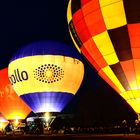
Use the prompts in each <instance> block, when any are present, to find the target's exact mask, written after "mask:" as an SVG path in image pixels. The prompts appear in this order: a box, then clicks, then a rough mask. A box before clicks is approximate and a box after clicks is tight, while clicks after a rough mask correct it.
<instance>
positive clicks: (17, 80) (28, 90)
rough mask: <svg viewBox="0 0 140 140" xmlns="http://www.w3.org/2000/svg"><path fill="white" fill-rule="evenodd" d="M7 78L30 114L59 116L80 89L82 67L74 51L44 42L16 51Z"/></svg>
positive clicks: (57, 43)
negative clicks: (46, 113) (52, 113)
mask: <svg viewBox="0 0 140 140" xmlns="http://www.w3.org/2000/svg"><path fill="white" fill-rule="evenodd" d="M8 74H9V79H10V81H11V84H12V86H13V88H14V90H15V91H16V93H17V94H18V95H19V96H20V97H21V98H22V99H23V100H24V102H26V104H27V105H28V106H29V107H30V108H31V109H32V111H33V112H34V113H38V114H39V113H40V114H41V113H45V112H50V113H51V112H61V111H62V110H63V108H64V107H65V106H66V105H67V104H68V103H69V101H70V100H71V99H72V98H73V97H74V95H75V94H76V92H77V90H78V89H79V87H80V84H81V82H82V79H83V76H84V65H83V63H82V61H81V57H80V54H79V53H77V51H76V49H75V48H72V47H69V46H67V45H66V44H63V43H59V42H56V41H51V40H44V41H37V42H33V43H30V44H27V45H25V46H24V47H23V48H21V49H20V50H19V51H17V53H16V54H15V55H14V56H13V57H12V58H11V61H10V63H9V66H8Z"/></svg>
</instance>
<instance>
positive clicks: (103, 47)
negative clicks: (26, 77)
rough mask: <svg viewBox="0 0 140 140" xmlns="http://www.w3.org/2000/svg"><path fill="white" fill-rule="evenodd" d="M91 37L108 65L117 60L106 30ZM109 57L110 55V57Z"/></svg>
mask: <svg viewBox="0 0 140 140" xmlns="http://www.w3.org/2000/svg"><path fill="white" fill-rule="evenodd" d="M92 39H93V40H94V42H95V44H96V46H97V47H98V49H99V51H100V53H101V54H102V55H103V57H104V59H105V60H106V62H107V63H108V65H111V64H115V63H117V62H118V61H119V60H118V57H117V55H116V53H115V50H114V47H113V44H112V42H111V40H110V37H109V35H108V33H107V31H105V32H103V33H101V34H98V35H96V36H93V37H92ZM112 54H113V57H112ZM110 57H112V59H111V58H110Z"/></svg>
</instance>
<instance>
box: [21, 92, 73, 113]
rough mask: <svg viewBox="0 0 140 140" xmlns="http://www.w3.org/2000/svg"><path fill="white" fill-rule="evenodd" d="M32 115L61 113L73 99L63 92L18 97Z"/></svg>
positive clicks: (69, 94)
mask: <svg viewBox="0 0 140 140" xmlns="http://www.w3.org/2000/svg"><path fill="white" fill-rule="evenodd" d="M20 97H21V98H22V100H24V102H25V103H26V104H27V105H28V106H29V107H30V108H31V109H32V111H33V112H34V113H39V112H50V110H51V112H61V111H62V110H63V109H64V107H65V106H66V105H67V104H68V103H69V101H70V100H71V99H72V98H73V97H74V95H73V94H71V93H66V92H65V93H64V92H36V93H30V94H24V95H21V96H20Z"/></svg>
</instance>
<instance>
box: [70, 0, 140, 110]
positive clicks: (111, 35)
mask: <svg viewBox="0 0 140 140" xmlns="http://www.w3.org/2000/svg"><path fill="white" fill-rule="evenodd" d="M139 4H140V3H139V1H138V0H126V1H125V0H70V1H69V4H68V9H67V21H68V28H69V32H70V35H71V38H72V40H73V42H74V44H75V46H76V47H77V49H78V50H79V52H80V53H81V54H83V55H84V56H85V57H86V58H87V60H88V61H89V62H90V63H91V65H92V66H93V67H94V68H95V69H96V71H97V72H98V74H99V75H100V76H101V77H102V78H103V79H104V80H105V81H106V82H107V83H108V84H109V85H110V86H111V87H112V88H114V89H115V90H116V91H117V92H118V93H119V94H120V95H121V96H122V97H123V98H124V99H125V100H126V102H127V103H128V104H129V105H130V106H131V107H132V108H133V109H134V110H135V112H136V113H140V6H139Z"/></svg>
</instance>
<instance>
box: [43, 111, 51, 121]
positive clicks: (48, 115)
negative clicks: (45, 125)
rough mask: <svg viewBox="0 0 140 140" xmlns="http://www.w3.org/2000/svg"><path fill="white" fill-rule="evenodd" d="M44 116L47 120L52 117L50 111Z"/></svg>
mask: <svg viewBox="0 0 140 140" xmlns="http://www.w3.org/2000/svg"><path fill="white" fill-rule="evenodd" d="M44 117H45V120H46V122H48V121H49V119H50V114H49V112H46V113H45V115H44Z"/></svg>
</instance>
